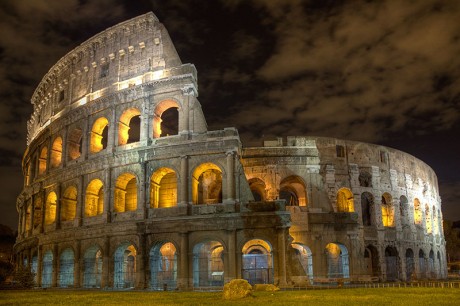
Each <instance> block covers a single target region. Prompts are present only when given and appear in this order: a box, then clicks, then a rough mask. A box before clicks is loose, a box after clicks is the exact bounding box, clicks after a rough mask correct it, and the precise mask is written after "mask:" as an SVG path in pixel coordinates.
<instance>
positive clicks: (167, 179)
mask: <svg viewBox="0 0 460 306" xmlns="http://www.w3.org/2000/svg"><path fill="white" fill-rule="evenodd" d="M176 205H177V176H176V172H174V170H172V169H170V168H160V169H158V170H157V171H155V173H153V174H152V176H151V178H150V208H165V207H173V206H176Z"/></svg>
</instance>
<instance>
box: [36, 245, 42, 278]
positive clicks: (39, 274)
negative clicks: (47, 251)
mask: <svg viewBox="0 0 460 306" xmlns="http://www.w3.org/2000/svg"><path fill="white" fill-rule="evenodd" d="M42 272H43V246H41V245H39V246H38V249H37V286H38V287H41V286H42Z"/></svg>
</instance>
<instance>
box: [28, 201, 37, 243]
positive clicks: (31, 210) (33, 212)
mask: <svg viewBox="0 0 460 306" xmlns="http://www.w3.org/2000/svg"><path fill="white" fill-rule="evenodd" d="M36 197H37V195H32V205H31V208H30V228H29V231H30V235H31V234H33V232H34V220H35V198H36ZM28 234H29V233H28ZM30 235H28V236H30Z"/></svg>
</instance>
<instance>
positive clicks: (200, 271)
mask: <svg viewBox="0 0 460 306" xmlns="http://www.w3.org/2000/svg"><path fill="white" fill-rule="evenodd" d="M223 285H224V247H223V246H222V244H221V243H220V242H218V241H206V242H202V243H198V244H196V245H195V246H194V247H193V286H194V287H213V286H219V287H220V286H223Z"/></svg>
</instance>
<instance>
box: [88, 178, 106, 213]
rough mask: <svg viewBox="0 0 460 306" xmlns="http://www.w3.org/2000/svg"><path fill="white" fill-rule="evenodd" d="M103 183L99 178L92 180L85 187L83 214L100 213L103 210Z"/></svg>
mask: <svg viewBox="0 0 460 306" xmlns="http://www.w3.org/2000/svg"><path fill="white" fill-rule="evenodd" d="M103 187H104V184H103V183H102V181H101V180H99V179H94V180H92V181H91V182H90V183H89V184H88V187H86V200H85V216H86V217H94V216H97V215H101V214H102V212H103V210H104V188H103Z"/></svg>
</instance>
